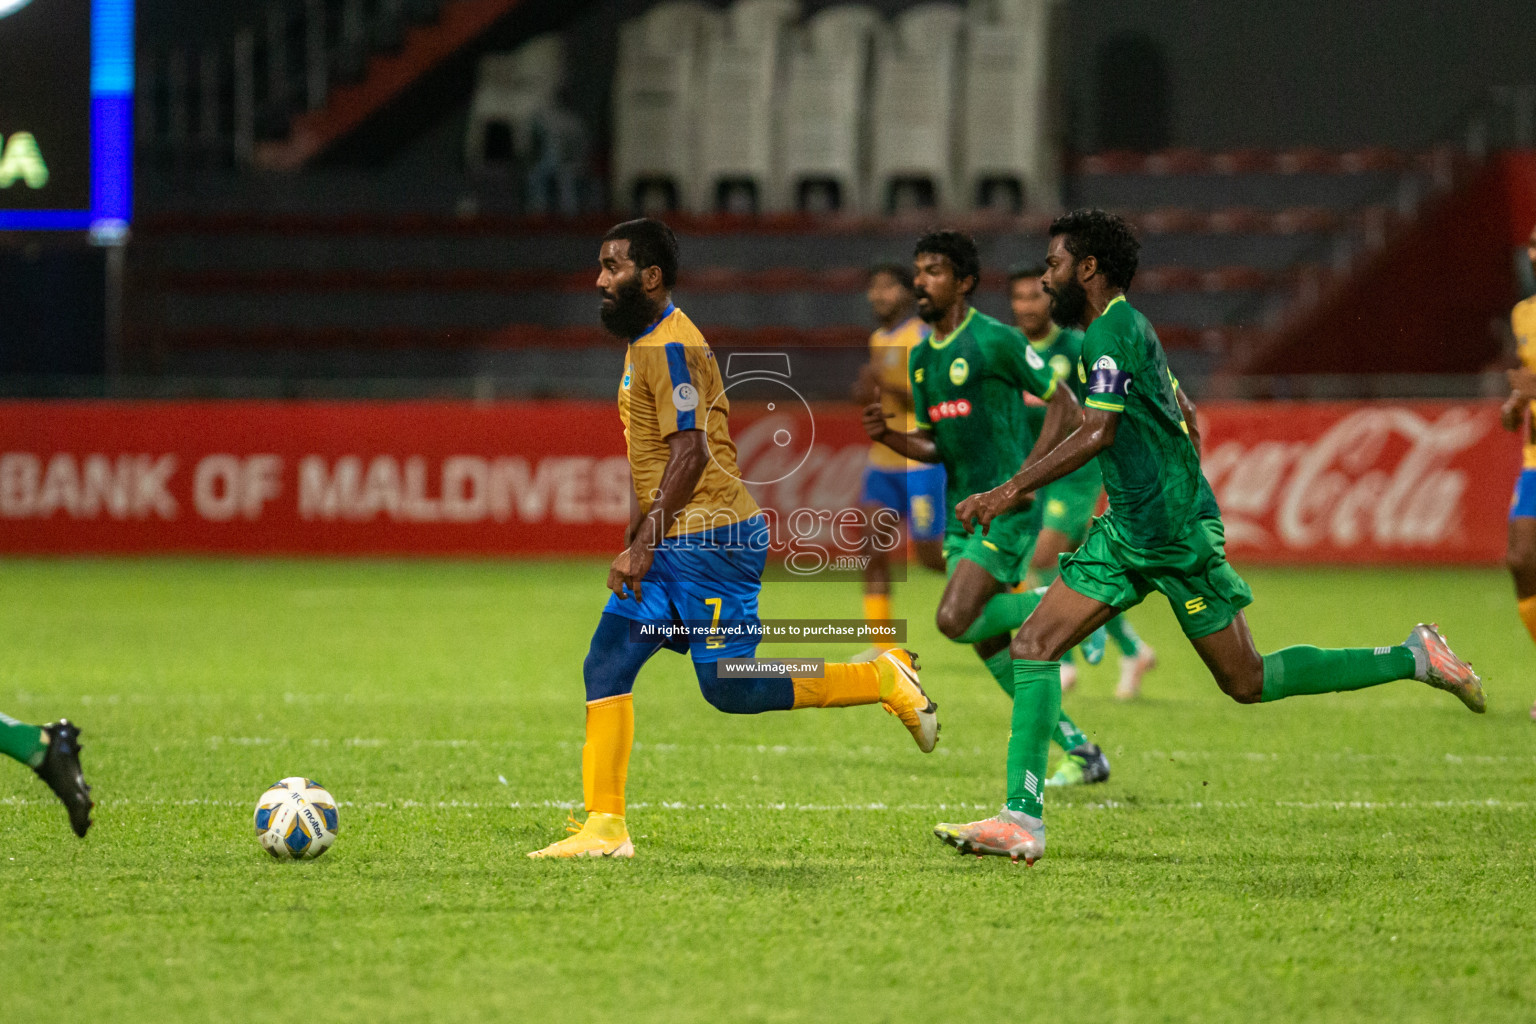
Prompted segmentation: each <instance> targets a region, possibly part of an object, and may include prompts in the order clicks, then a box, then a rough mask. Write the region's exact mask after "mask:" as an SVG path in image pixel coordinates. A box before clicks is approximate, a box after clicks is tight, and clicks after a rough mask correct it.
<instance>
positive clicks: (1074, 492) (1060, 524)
mask: <svg viewBox="0 0 1536 1024" xmlns="http://www.w3.org/2000/svg"><path fill="white" fill-rule="evenodd" d="M1103 492H1104V487H1103V484H1102V482H1101V481H1100V479H1099V477H1098V476H1090V477H1089V478H1088V479H1087V480H1074V479H1072V477H1071V476H1068V477H1066V478H1064V479H1061V480H1057V481H1055V482H1053V483H1049V484H1046V485H1045V486H1044V487H1042V488H1040V493H1039V495H1037V497H1038V498H1039V499H1040V504H1041V505H1042V506H1043V507H1044V515H1045V519H1044V522H1043V523H1042V524H1041V525H1042V528H1043V529H1046V530H1055V531H1056V532H1057V533H1062V534H1065V535H1066V536H1067V537H1068V538H1070V539H1071V541H1072V544H1073V546H1074V547H1075V546H1076V545H1078V544H1081V543H1082V542H1083V538H1084V537H1086V536H1088V524H1089V522H1091V521H1092V520H1093V514H1094V513H1095V512H1097V511H1098V509H1099V495H1100V494H1102V493H1103Z"/></svg>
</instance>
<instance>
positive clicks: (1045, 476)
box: [955, 406, 1120, 533]
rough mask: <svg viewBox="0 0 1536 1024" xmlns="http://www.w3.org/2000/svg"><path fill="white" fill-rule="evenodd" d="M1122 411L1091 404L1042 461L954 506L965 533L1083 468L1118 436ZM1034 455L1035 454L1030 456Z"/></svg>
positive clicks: (989, 521) (984, 529)
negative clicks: (1068, 432)
mask: <svg viewBox="0 0 1536 1024" xmlns="http://www.w3.org/2000/svg"><path fill="white" fill-rule="evenodd" d="M1119 422H1120V414H1119V413H1118V412H1111V411H1110V410H1108V409H1098V408H1095V407H1093V406H1089V407H1088V408H1087V410H1085V411H1084V413H1083V423H1082V426H1080V427H1078V428H1077V429H1076V430H1074V431H1073V432H1072V433H1071V435H1070V436H1068V438H1067V439H1066V440H1065V441H1063V442H1061V443H1060V444H1059V445H1056V446H1055V447H1054V448H1052V449H1051V450H1050V451H1049V452H1047V453H1046V454H1045V455H1043V456H1041V457H1040V459H1039V461H1031V462H1027V463H1025V465H1024V468H1023V469H1021V470H1019V471H1018V472H1017V473H1015V474H1014V475H1013V477H1012V479H1010V480H1007V481H1005V482H1003V483H1001V484H999V485H998V486H996V487H994V488H992V490H990V491H987V492H985V493H983V494H973V495H971V496H970V497H969V498H966V499H965V500H964V501H962V502H960V504H958V505H956V506H955V516H956V517H957V518H958V519H959V520H960V525H961V526H963V527H965V532H966V533H972V532H974V528H975V526H976V525H980V526H981V532H982V533H986V532H987V528H988V527H989V526H991V524H992V520H994V519H996V518H997V517H998V516H999V515H1001V514H1003V513H1004V512H1007V511H1008V510H1009V509H1012V508H1018V507H1019V506H1021V505H1024V504H1026V503H1027V502H1028V501H1029V496H1030V495H1031V494H1032V493H1033V492H1035V491H1037V490H1039V489H1040V488H1041V487H1044V486H1045V485H1046V484H1048V483H1050V482H1051V481H1053V480H1060V479H1061V478H1062V477H1064V476H1066V475H1067V474H1068V473H1071V472H1072V471H1073V470H1076V469H1081V468H1082V467H1083V466H1086V465H1087V464H1088V461H1089V460H1090V459H1093V458H1095V457H1096V456H1097V455H1098V454H1099V453H1100V452H1102V451H1103V450H1104V449H1106V448H1108V447H1109V446H1110V445H1111V444H1113V443H1114V440H1115V428H1116V426H1117V425H1118V424H1119ZM1031 458H1033V455H1032V456H1031Z"/></svg>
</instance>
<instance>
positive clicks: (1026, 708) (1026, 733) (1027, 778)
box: [1008, 661, 1061, 818]
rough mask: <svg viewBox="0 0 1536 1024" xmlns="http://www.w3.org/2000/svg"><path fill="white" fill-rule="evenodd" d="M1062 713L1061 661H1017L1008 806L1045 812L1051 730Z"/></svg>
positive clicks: (1034, 814)
mask: <svg viewBox="0 0 1536 1024" xmlns="http://www.w3.org/2000/svg"><path fill="white" fill-rule="evenodd" d="M1060 716H1061V662H1059V661H1015V662H1014V663H1013V729H1012V731H1011V732H1010V733H1009V734H1008V809H1009V810H1010V811H1019V812H1020V813H1023V814H1027V815H1029V816H1030V817H1032V818H1039V817H1041V816H1042V815H1043V814H1044V813H1045V804H1044V803H1043V800H1042V794H1043V793H1044V792H1045V791H1044V789H1043V788H1042V786H1043V785H1044V783H1045V763H1046V759H1047V757H1048V756H1049V754H1050V752H1051V732H1052V731H1053V730H1054V729H1055V728H1056V722H1057V720H1058V719H1059V718H1060Z"/></svg>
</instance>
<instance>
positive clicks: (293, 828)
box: [256, 775, 341, 860]
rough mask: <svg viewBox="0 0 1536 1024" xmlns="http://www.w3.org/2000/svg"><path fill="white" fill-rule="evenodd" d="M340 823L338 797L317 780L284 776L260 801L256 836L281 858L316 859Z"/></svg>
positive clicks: (332, 840) (257, 809) (273, 853)
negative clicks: (337, 805) (337, 807)
mask: <svg viewBox="0 0 1536 1024" xmlns="http://www.w3.org/2000/svg"><path fill="white" fill-rule="evenodd" d="M340 826H341V821H340V819H339V818H338V817H337V815H336V800H335V798H334V797H332V796H331V794H330V793H329V792H328V791H327V790H326V789H325V787H323V786H321V785H320V783H318V782H316V781H315V780H314V779H306V778H304V777H303V776H300V775H295V776H293V777H292V778H287V779H283V780H282V781H281V782H278V783H276V784H274V785H273V786H272V787H271V788H270V789H268V790H267V791H266V792H265V793H263V794H261V799H260V800H258V801H256V839H257V840H258V841H259V842H260V843H261V845H262V848H263V849H265V850H266V851H267V852H268V853H270V854H271V855H272V856H274V857H276V858H277V859H278V860H306V859H308V860H313V859H314V858H316V857H318V856H320V855H321V854H322V853H324V852H325V851H326V850H329V849H330V848H331V844H332V843H334V842H335V841H336V832H337V831H338V829H339V828H340Z"/></svg>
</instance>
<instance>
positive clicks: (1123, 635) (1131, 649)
mask: <svg viewBox="0 0 1536 1024" xmlns="http://www.w3.org/2000/svg"><path fill="white" fill-rule="evenodd" d="M1104 632H1106V633H1108V634H1109V638H1110V639H1111V640H1113V641H1114V642H1115V646H1116V647H1118V648H1120V653H1121V654H1123V655H1125V656H1126V657H1127V658H1129V657H1132V656H1134V655H1135V654H1136V652H1137V651H1139V650H1141V637H1139V636H1137V635H1136V629H1135V627H1133V626H1132V625H1131V623H1130V621H1129V620H1128V619H1126V617H1125V616H1124V615H1116V616H1115V617H1114V618H1112V619H1110V620H1109V621H1108V622H1106V623H1104Z"/></svg>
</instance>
